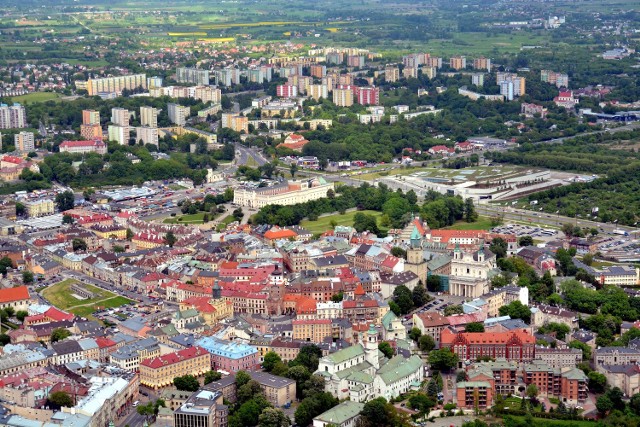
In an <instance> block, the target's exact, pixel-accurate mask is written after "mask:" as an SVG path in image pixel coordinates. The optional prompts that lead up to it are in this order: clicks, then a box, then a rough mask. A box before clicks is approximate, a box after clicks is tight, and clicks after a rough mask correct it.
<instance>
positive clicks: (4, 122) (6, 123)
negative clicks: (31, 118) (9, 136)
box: [0, 103, 27, 129]
mask: <svg viewBox="0 0 640 427" xmlns="http://www.w3.org/2000/svg"><path fill="white" fill-rule="evenodd" d="M26 127H27V113H26V112H25V109H24V107H23V106H22V105H20V104H17V103H14V104H13V105H11V106H9V105H7V104H0V129H17V128H26Z"/></svg>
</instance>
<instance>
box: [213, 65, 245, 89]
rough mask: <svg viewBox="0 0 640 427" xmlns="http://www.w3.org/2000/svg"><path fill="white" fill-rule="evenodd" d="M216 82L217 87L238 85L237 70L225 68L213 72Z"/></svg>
mask: <svg viewBox="0 0 640 427" xmlns="http://www.w3.org/2000/svg"><path fill="white" fill-rule="evenodd" d="M215 74H216V82H217V84H218V85H219V86H231V85H237V84H240V70H238V69H237V68H225V69H223V70H218V71H216V72H215Z"/></svg>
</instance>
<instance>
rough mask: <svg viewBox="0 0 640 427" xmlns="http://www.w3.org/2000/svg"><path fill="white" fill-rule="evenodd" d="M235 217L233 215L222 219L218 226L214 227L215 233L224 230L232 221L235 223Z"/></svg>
mask: <svg viewBox="0 0 640 427" xmlns="http://www.w3.org/2000/svg"><path fill="white" fill-rule="evenodd" d="M235 220H236V219H235V217H234V216H233V215H227V216H225V217H224V218H222V221H220V223H219V224H218V226H217V227H216V230H217V231H222V230H224V229H225V228H227V225H229V224H231V223H232V222H233V221H235Z"/></svg>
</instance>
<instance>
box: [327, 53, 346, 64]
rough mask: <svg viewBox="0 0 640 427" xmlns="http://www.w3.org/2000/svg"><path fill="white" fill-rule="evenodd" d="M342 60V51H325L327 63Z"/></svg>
mask: <svg viewBox="0 0 640 427" xmlns="http://www.w3.org/2000/svg"><path fill="white" fill-rule="evenodd" d="M343 62H344V54H343V53H342V52H331V53H327V64H334V65H338V64H342V63H343Z"/></svg>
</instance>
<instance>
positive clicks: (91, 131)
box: [80, 124, 102, 141]
mask: <svg viewBox="0 0 640 427" xmlns="http://www.w3.org/2000/svg"><path fill="white" fill-rule="evenodd" d="M80 135H82V137H83V138H85V139H86V140H88V141H93V140H94V139H102V126H100V125H99V124H95V125H85V124H82V125H80Z"/></svg>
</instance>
